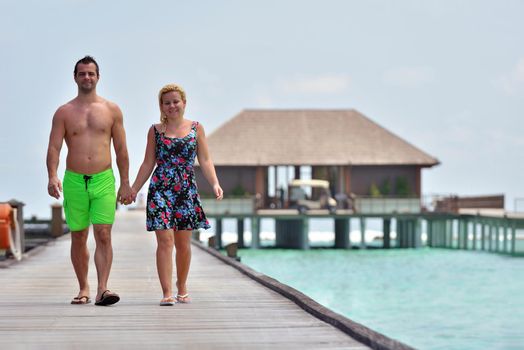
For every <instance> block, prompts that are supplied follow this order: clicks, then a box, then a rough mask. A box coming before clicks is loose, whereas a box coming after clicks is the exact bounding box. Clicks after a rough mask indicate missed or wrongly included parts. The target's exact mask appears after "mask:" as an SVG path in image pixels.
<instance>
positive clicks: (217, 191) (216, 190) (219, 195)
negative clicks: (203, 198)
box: [213, 184, 224, 201]
mask: <svg viewBox="0 0 524 350" xmlns="http://www.w3.org/2000/svg"><path fill="white" fill-rule="evenodd" d="M213 192H214V193H215V197H216V199H217V201H219V200H221V199H222V198H224V191H222V187H220V185H219V184H216V185H214V186H213Z"/></svg>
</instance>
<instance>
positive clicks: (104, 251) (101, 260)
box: [93, 224, 113, 300]
mask: <svg viewBox="0 0 524 350" xmlns="http://www.w3.org/2000/svg"><path fill="white" fill-rule="evenodd" d="M111 226H112V225H103V224H96V225H93V228H94V236H95V241H96V250H95V266H96V274H97V277H98V287H97V293H96V300H100V298H101V297H102V293H104V292H105V291H106V290H107V289H108V288H107V281H108V279H109V273H110V271H111V265H112V263H113V246H112V245H111Z"/></svg>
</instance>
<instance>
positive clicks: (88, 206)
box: [63, 168, 116, 231]
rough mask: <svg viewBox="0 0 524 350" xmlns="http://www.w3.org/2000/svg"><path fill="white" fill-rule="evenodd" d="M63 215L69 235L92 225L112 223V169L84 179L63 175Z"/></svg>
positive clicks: (69, 172)
mask: <svg viewBox="0 0 524 350" xmlns="http://www.w3.org/2000/svg"><path fill="white" fill-rule="evenodd" d="M63 189H64V212H65V217H66V222H67V225H68V226H69V229H70V230H71V231H81V230H83V229H85V228H87V227H89V225H90V223H93V224H112V223H113V222H114V221H115V210H116V192H115V176H114V175H113V169H111V168H110V169H107V170H104V171H102V172H100V173H98V174H92V175H84V174H78V173H75V172H72V171H69V170H66V172H65V175H64V184H63Z"/></svg>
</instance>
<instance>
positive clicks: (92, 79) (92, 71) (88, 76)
mask: <svg viewBox="0 0 524 350" xmlns="http://www.w3.org/2000/svg"><path fill="white" fill-rule="evenodd" d="M98 79H99V77H98V76H97V75H96V65H95V64H94V63H88V64H83V63H79V64H78V66H77V71H76V76H75V82H76V84H77V85H78V88H79V89H80V90H81V91H82V92H90V91H92V90H94V89H95V88H96V84H97V83H98Z"/></svg>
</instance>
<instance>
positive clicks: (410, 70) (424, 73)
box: [383, 67, 435, 88]
mask: <svg viewBox="0 0 524 350" xmlns="http://www.w3.org/2000/svg"><path fill="white" fill-rule="evenodd" d="M383 79H384V82H385V83H386V84H388V85H393V86H398V87H404V88H417V87H420V86H422V85H425V84H428V83H431V82H433V81H434V80H435V72H434V70H433V68H431V67H397V68H393V69H389V70H387V71H386V72H384V77H383Z"/></svg>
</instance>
